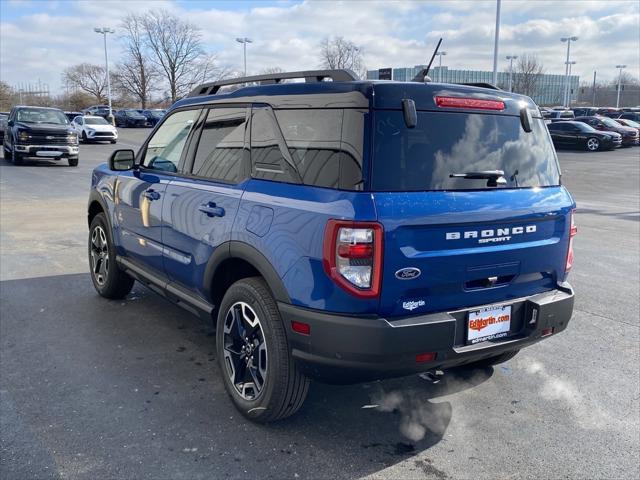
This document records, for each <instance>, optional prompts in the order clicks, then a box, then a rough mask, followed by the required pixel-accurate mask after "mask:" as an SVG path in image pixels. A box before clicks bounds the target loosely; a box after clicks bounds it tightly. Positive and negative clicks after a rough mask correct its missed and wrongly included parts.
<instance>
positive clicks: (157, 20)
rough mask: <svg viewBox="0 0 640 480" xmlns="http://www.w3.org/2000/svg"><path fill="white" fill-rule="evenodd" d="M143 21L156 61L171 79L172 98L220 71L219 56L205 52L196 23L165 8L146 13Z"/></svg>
mask: <svg viewBox="0 0 640 480" xmlns="http://www.w3.org/2000/svg"><path fill="white" fill-rule="evenodd" d="M142 25H143V27H144V31H145V43H146V44H147V46H148V48H149V49H150V50H151V53H152V57H151V58H152V61H153V63H155V64H156V65H157V66H158V68H159V70H160V71H161V72H162V75H163V76H164V79H165V80H166V82H167V86H168V89H169V96H170V97H171V101H172V102H175V101H176V100H177V99H178V98H179V97H181V96H183V95H185V94H187V93H188V92H189V91H190V90H191V89H192V88H193V87H194V86H195V85H196V84H197V83H199V82H202V81H203V80H204V79H206V80H209V79H210V78H211V77H210V76H211V75H213V74H215V73H216V72H215V65H214V60H215V57H213V56H212V55H207V54H205V52H204V50H203V48H202V41H201V36H202V35H201V33H200V28H198V27H197V26H196V25H193V24H191V23H189V22H186V21H184V20H181V19H180V18H178V17H177V16H175V15H172V14H171V13H169V12H167V11H164V10H159V11H153V12H149V13H147V14H145V15H144V16H143V17H142ZM217 73H219V72H217Z"/></svg>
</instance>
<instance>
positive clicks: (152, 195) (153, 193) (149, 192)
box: [142, 188, 160, 200]
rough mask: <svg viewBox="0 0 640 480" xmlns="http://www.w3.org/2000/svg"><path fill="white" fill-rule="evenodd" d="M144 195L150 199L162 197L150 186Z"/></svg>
mask: <svg viewBox="0 0 640 480" xmlns="http://www.w3.org/2000/svg"><path fill="white" fill-rule="evenodd" d="M142 195H143V196H144V198H147V199H149V200H158V199H159V198H160V194H159V193H158V192H156V191H155V190H154V189H153V188H150V189H149V190H145V191H144V193H143V194H142Z"/></svg>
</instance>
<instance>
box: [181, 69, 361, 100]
mask: <svg viewBox="0 0 640 480" xmlns="http://www.w3.org/2000/svg"><path fill="white" fill-rule="evenodd" d="M291 78H304V80H305V82H307V83H310V82H322V81H323V80H324V79H326V78H330V79H331V80H333V81H334V82H353V81H354V80H358V77H357V76H356V74H355V73H353V72H352V71H351V70H347V69H343V70H306V71H301V72H280V73H267V74H264V75H254V76H252V77H240V78H227V79H225V80H218V81H217V82H208V83H203V84H202V85H200V86H198V87H196V88H194V89H193V90H192V91H191V92H190V93H189V95H188V96H189V97H200V96H203V95H215V94H216V93H217V92H218V90H220V87H224V86H227V85H238V84H241V83H245V84H246V83H258V84H260V85H269V84H274V83H280V82H282V80H287V79H291Z"/></svg>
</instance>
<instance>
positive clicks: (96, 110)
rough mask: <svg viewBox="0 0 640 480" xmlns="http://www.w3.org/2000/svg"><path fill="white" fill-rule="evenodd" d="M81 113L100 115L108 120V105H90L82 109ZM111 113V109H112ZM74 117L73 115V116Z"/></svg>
mask: <svg viewBox="0 0 640 480" xmlns="http://www.w3.org/2000/svg"><path fill="white" fill-rule="evenodd" d="M81 113H82V115H91V116H96V117H102V118H104V119H106V120H107V121H108V120H109V118H108V117H109V106H108V105H93V106H91V107H88V108H85V109H84V110H82V112H81ZM112 113H113V110H112ZM74 118H75V117H74Z"/></svg>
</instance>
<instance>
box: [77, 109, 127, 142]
mask: <svg viewBox="0 0 640 480" xmlns="http://www.w3.org/2000/svg"><path fill="white" fill-rule="evenodd" d="M71 125H72V126H73V128H74V129H75V131H76V132H77V134H78V136H79V138H80V141H81V142H83V143H87V142H99V141H100V142H111V143H116V142H117V141H118V129H117V128H116V127H114V126H113V125H111V124H110V123H109V122H107V121H106V120H105V119H104V118H102V117H98V116H90V115H87V116H82V115H78V116H77V117H76V118H74V119H73V122H72V123H71Z"/></svg>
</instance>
